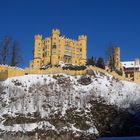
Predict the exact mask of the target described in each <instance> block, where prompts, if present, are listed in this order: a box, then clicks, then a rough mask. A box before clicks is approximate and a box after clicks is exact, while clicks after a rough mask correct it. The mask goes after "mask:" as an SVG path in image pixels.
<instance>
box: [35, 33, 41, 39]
mask: <svg viewBox="0 0 140 140" xmlns="http://www.w3.org/2000/svg"><path fill="white" fill-rule="evenodd" d="M34 39H35V40H42V35H39V34H38V35H35V36H34Z"/></svg>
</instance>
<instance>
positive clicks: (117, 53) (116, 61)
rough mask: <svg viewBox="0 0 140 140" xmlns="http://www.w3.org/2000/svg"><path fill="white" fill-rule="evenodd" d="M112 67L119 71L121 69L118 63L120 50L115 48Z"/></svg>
mask: <svg viewBox="0 0 140 140" xmlns="http://www.w3.org/2000/svg"><path fill="white" fill-rule="evenodd" d="M113 54H114V67H115V69H116V70H120V68H121V62H120V48H119V47H116V48H114V53H113Z"/></svg>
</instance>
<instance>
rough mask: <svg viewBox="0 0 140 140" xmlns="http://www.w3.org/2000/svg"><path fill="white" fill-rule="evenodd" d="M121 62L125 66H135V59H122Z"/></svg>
mask: <svg viewBox="0 0 140 140" xmlns="http://www.w3.org/2000/svg"><path fill="white" fill-rule="evenodd" d="M121 64H122V65H123V66H124V67H125V68H132V67H134V66H135V61H124V62H121Z"/></svg>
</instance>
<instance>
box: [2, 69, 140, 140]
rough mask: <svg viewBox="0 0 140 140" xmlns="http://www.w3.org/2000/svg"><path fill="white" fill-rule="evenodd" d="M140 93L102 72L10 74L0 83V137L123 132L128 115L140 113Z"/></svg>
mask: <svg viewBox="0 0 140 140" xmlns="http://www.w3.org/2000/svg"><path fill="white" fill-rule="evenodd" d="M139 91H140V86H139V85H136V84H133V83H128V82H123V81H122V82H121V81H117V80H115V79H113V78H112V77H111V76H109V75H104V74H102V73H97V72H93V73H90V75H84V76H77V77H74V76H68V75H64V74H55V75H26V76H21V77H14V78H10V79H8V80H6V81H4V82H2V83H1V85H0V93H1V94H0V135H1V137H2V138H3V139H4V140H8V139H10V140H12V138H13V139H17V140H20V139H26V140H28V139H29V140H31V139H37V140H38V139H41V140H81V139H83V140H94V139H96V137H98V136H112V135H122V134H121V133H120V132H122V130H123V129H122V128H121V127H120V125H118V124H120V122H121V121H122V120H123V117H122V116H123V115H124V114H125V115H126V116H127V117H128V116H129V115H128V114H132V113H133V114H134V113H136V111H135V110H134V109H132V104H133V105H136V103H137V102H138V101H139V97H140V95H139ZM137 110H138V109H137ZM130 112H131V113H130ZM125 115H124V116H125ZM128 118H129V117H128ZM128 120H129V119H128ZM122 125H124V124H122ZM133 126H134V125H133ZM116 130H117V131H116Z"/></svg>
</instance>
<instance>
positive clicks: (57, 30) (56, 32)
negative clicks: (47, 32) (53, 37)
mask: <svg viewBox="0 0 140 140" xmlns="http://www.w3.org/2000/svg"><path fill="white" fill-rule="evenodd" d="M52 34H58V35H60V30H59V29H53V30H52Z"/></svg>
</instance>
